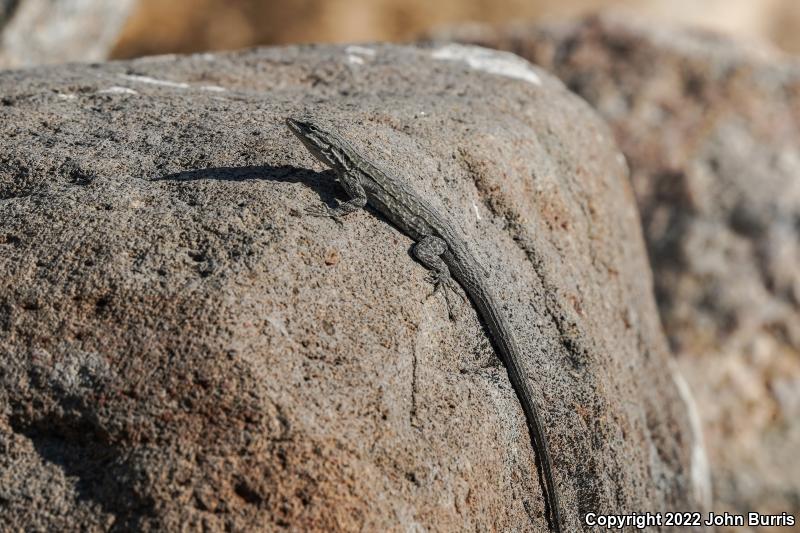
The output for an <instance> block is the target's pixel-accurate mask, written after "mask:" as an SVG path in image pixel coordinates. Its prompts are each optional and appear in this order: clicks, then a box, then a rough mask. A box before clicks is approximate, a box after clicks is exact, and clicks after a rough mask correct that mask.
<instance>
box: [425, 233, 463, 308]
mask: <svg viewBox="0 0 800 533" xmlns="http://www.w3.org/2000/svg"><path fill="white" fill-rule="evenodd" d="M446 251H447V243H446V242H445V241H444V239H440V238H439V237H434V236H433V235H426V236H425V237H423V238H422V240H420V241H419V242H418V243H417V244H415V245H414V248H413V249H412V252H413V253H414V257H416V258H417V260H418V261H419V262H420V263H422V265H423V266H424V267H425V268H427V269H428V270H429V271H430V274H429V275H428V281H430V282H431V283H433V284H434V289H433V292H434V294H435V293H437V292H439V289H440V288H444V291H443V294H444V299H445V302H446V303H447V314H448V315H449V316H450V318H451V319H453V306H452V304H451V303H450V297H449V292H451V291H452V292H453V293H455V294H458V295H459V296H461V294H460V293H459V292H458V289H457V288H456V286H455V282H454V281H453V278H452V276H450V269H449V268H448V267H447V264H446V263H445V262H444V260H443V259H442V254H443V253H445V252H446ZM462 300H463V297H462Z"/></svg>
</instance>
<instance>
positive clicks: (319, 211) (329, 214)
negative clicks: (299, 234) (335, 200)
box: [305, 205, 342, 224]
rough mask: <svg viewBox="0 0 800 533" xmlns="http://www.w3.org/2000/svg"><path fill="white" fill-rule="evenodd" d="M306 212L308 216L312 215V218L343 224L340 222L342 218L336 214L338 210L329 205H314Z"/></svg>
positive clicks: (306, 209)
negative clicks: (329, 219)
mask: <svg viewBox="0 0 800 533" xmlns="http://www.w3.org/2000/svg"><path fill="white" fill-rule="evenodd" d="M305 212H306V214H307V215H310V216H312V217H323V218H331V219H333V220H334V222H337V223H338V224H342V221H341V220H339V219H340V216H339V214H338V213H337V212H336V210H335V209H331V208H330V207H328V206H327V205H312V206H311V207H306V208H305Z"/></svg>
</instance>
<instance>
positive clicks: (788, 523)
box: [583, 512, 797, 531]
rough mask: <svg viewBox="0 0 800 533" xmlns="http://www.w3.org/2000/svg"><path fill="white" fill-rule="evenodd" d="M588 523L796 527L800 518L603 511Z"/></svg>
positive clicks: (626, 526) (621, 526) (608, 526)
mask: <svg viewBox="0 0 800 533" xmlns="http://www.w3.org/2000/svg"><path fill="white" fill-rule="evenodd" d="M583 522H584V524H586V525H587V526H592V527H601V528H603V529H608V530H620V531H621V530H622V529H633V530H637V529H638V530H644V529H646V528H649V527H655V526H665V527H681V526H682V527H692V526H731V527H735V526H750V527H759V526H760V527H792V526H794V525H795V524H797V519H796V517H795V516H794V515H792V514H789V513H780V514H761V513H754V512H751V513H746V514H738V513H713V512H710V513H699V512H663V513H649V512H648V513H630V514H602V513H587V514H586V516H584V517H583Z"/></svg>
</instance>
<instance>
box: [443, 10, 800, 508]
mask: <svg viewBox="0 0 800 533" xmlns="http://www.w3.org/2000/svg"><path fill="white" fill-rule="evenodd" d="M471 31H472V36H470V37H468V38H466V39H464V37H466V36H464V35H460V36H458V35H457V36H456V37H459V38H461V39H462V40H468V41H470V42H479V43H481V44H486V45H493V46H496V47H498V48H504V49H509V50H513V51H515V52H517V53H520V54H522V55H524V56H525V57H527V58H529V59H531V60H533V61H535V62H538V63H540V64H542V65H546V66H547V67H548V68H549V69H552V71H553V72H555V73H557V74H558V75H559V76H560V77H561V78H562V80H563V81H564V82H565V83H566V84H567V85H568V86H569V87H570V88H572V89H573V90H575V91H576V92H577V93H578V94H580V95H581V96H583V97H584V98H586V99H587V100H588V101H589V102H590V103H592V104H593V105H594V106H595V107H596V108H597V110H598V111H599V112H600V113H601V114H602V115H603V116H604V117H605V118H606V119H607V120H608V121H609V123H610V124H611V126H612V129H613V130H614V132H615V134H616V138H617V140H618V141H619V143H620V146H621V148H622V150H623V152H624V153H625V155H626V156H627V158H628V161H629V164H630V167H631V175H632V180H633V185H634V189H635V191H636V196H637V200H638V202H639V206H640V210H641V214H642V221H643V225H644V230H645V237H646V240H647V244H648V248H649V252H650V257H651V260H652V263H653V270H654V275H655V287H656V294H657V298H658V302H659V305H660V308H661V313H662V317H663V322H664V324H665V328H666V330H667V334H668V335H669V337H670V338H671V340H672V341H673V345H674V347H675V349H676V351H677V352H678V353H679V355H680V356H681V357H680V363H681V365H682V366H683V370H684V373H685V374H686V375H687V376H688V377H689V379H690V383H691V386H692V389H693V390H694V392H695V394H696V395H697V396H698V404H699V405H700V407H701V413H702V418H703V422H704V424H705V429H706V436H707V441H708V442H707V443H708V446H709V449H710V452H709V453H710V455H711V462H712V471H713V474H714V481H715V483H714V489H715V496H716V499H717V503H718V507H719V508H720V509H733V510H736V511H739V512H741V511H749V510H760V511H764V512H780V511H787V512H793V513H794V514H795V515H800V461H798V460H797V452H798V450H800V62H797V61H795V60H792V59H788V58H786V57H784V56H780V55H778V54H776V53H774V52H771V51H769V50H766V49H758V50H755V49H752V48H750V47H746V46H744V45H741V44H738V43H736V42H732V41H731V40H729V39H726V38H722V37H719V36H715V35H709V34H701V33H697V32H692V31H686V30H675V29H664V28H663V27H661V26H659V27H652V26H645V25H642V24H637V23H633V22H630V21H626V20H625V19H620V18H617V17H600V18H592V19H589V20H586V21H584V22H581V23H576V24H573V25H564V26H560V27H550V28H530V27H529V28H523V27H516V28H505V29H500V30H489V29H484V30H483V33H482V35H476V34H475V33H474V31H473V30H471Z"/></svg>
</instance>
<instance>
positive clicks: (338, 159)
mask: <svg viewBox="0 0 800 533" xmlns="http://www.w3.org/2000/svg"><path fill="white" fill-rule="evenodd" d="M286 125H287V126H288V127H289V130H290V131H291V132H292V133H294V134H295V135H296V136H297V138H298V139H300V142H302V143H303V145H304V146H305V147H306V148H307V149H308V151H309V152H311V155H313V156H314V157H315V158H317V159H318V160H319V161H320V162H321V163H323V164H325V165H327V166H329V167H331V168H332V169H334V170H337V171H345V170H347V169H348V168H350V164H348V161H349V158H348V157H347V153H346V147H347V143H346V142H344V141H343V140H342V139H341V138H340V137H338V136H337V135H335V134H333V133H330V132H327V131H325V130H323V129H322V128H320V127H318V126H317V125H316V124H314V123H312V122H308V121H302V120H296V119H293V118H287V119H286Z"/></svg>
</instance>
